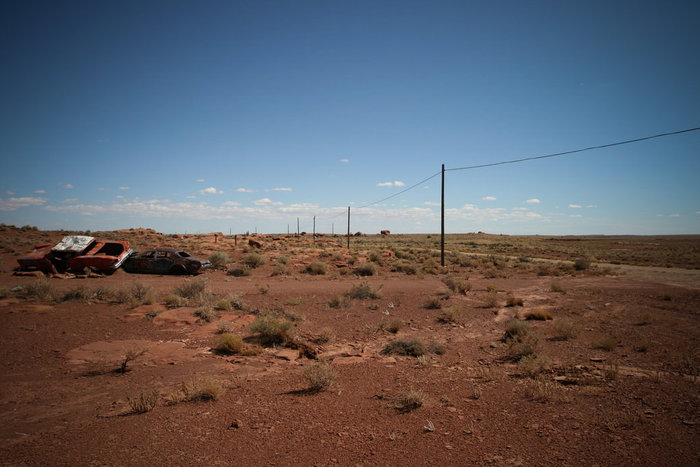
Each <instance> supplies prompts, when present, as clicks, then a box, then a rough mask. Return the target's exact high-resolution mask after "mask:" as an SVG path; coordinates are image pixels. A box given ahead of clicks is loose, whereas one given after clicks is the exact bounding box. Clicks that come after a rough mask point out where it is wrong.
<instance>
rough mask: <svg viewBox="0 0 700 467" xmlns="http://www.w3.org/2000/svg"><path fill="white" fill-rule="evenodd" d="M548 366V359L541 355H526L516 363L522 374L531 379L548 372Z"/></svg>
mask: <svg viewBox="0 0 700 467" xmlns="http://www.w3.org/2000/svg"><path fill="white" fill-rule="evenodd" d="M549 365H550V363H549V359H548V358H547V357H544V356H542V355H526V356H524V357H523V358H521V359H520V361H519V362H518V366H519V367H520V369H521V370H522V371H523V373H524V374H525V375H526V376H529V377H531V378H533V377H535V376H537V375H538V374H540V373H541V372H543V371H545V370H548V369H549Z"/></svg>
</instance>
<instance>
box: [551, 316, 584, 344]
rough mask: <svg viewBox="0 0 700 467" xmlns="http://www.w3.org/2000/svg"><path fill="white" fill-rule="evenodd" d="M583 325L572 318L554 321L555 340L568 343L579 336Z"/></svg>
mask: <svg viewBox="0 0 700 467" xmlns="http://www.w3.org/2000/svg"><path fill="white" fill-rule="evenodd" d="M580 330H581V324H579V323H578V322H576V321H574V320H573V319H571V318H559V319H557V320H555V321H554V338H555V339H558V340H563V341H568V340H570V339H573V338H575V337H576V336H578V333H579V332H580Z"/></svg>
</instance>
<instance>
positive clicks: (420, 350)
mask: <svg viewBox="0 0 700 467" xmlns="http://www.w3.org/2000/svg"><path fill="white" fill-rule="evenodd" d="M379 353H380V354H381V355H408V356H411V357H419V356H421V355H424V354H425V353H426V348H425V344H424V343H423V341H422V340H420V339H418V338H415V337H414V338H411V339H399V340H395V341H391V342H389V343H388V344H387V345H386V346H385V347H384V349H382V351H381V352H379Z"/></svg>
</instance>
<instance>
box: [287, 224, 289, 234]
mask: <svg viewBox="0 0 700 467" xmlns="http://www.w3.org/2000/svg"><path fill="white" fill-rule="evenodd" d="M287 236H289V224H287Z"/></svg>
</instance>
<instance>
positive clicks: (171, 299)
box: [163, 294, 189, 308]
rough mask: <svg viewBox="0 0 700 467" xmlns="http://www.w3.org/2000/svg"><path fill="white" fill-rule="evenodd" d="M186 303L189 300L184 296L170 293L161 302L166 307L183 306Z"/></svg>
mask: <svg viewBox="0 0 700 467" xmlns="http://www.w3.org/2000/svg"><path fill="white" fill-rule="evenodd" d="M188 303H189V300H187V299H186V298H185V297H181V296H179V295H175V294H170V295H168V296H167V297H165V299H164V300H163V304H164V305H165V306H166V307H167V308H181V307H183V306H187V304H188Z"/></svg>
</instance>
